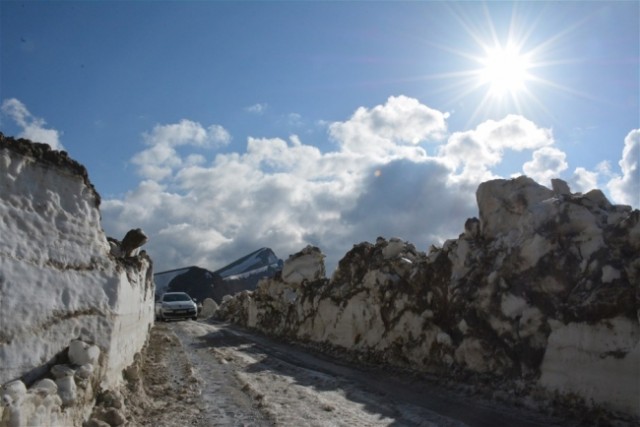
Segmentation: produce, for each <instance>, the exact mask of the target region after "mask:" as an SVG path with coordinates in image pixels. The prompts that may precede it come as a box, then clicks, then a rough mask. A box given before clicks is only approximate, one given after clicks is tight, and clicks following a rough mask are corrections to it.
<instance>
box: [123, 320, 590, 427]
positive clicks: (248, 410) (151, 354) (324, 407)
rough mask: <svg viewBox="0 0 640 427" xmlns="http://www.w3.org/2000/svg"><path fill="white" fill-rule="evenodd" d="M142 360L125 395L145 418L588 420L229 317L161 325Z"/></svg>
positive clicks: (330, 422) (132, 410)
mask: <svg viewBox="0 0 640 427" xmlns="http://www.w3.org/2000/svg"><path fill="white" fill-rule="evenodd" d="M141 360H142V363H141V366H140V376H139V382H138V383H137V384H138V385H137V386H134V385H132V384H129V386H128V387H127V388H126V389H127V390H133V391H129V392H127V391H125V395H124V396H123V397H122V401H123V402H124V403H125V405H126V412H127V414H128V415H129V416H128V419H130V420H132V422H134V424H136V425H144V426H166V427H170V426H176V425H202V426H229V425H251V426H271V425H277V426H322V427H330V426H331V427H332V426H345V427H346V426H349V427H350V426H429V427H432V426H452V427H453V426H457V427H462V426H486V427H489V426H491V427H494V426H498V425H505V426H506V425H508V426H522V427H533V426H554V425H555V426H559V425H563V426H571V425H578V421H577V420H571V419H569V418H566V417H565V418H560V417H557V416H550V415H543V414H540V413H537V412H533V411H530V410H527V409H524V408H521V407H520V408H518V407H514V406H509V405H507V404H503V403H498V402H496V401H495V400H491V399H486V398H483V397H482V396H480V395H477V394H474V393H471V392H469V391H468V390H467V391H465V390H463V389H458V390H457V391H456V390H453V389H451V388H444V387H442V386H441V385H437V384H435V383H434V382H432V381H429V380H428V379H426V378H425V377H416V376H413V375H411V374H410V373H407V372H401V371H389V370H383V369H379V368H375V367H371V366H367V365H354V364H351V363H348V362H346V361H343V360H338V359H332V358H330V357H328V356H324V355H321V354H319V353H316V352H310V351H308V350H304V349H302V348H300V347H296V346H293V345H289V344H286V343H283V342H278V341H274V340H272V339H270V338H267V337H265V336H262V335H257V334H255V333H252V332H248V331H246V330H241V329H238V328H236V327H232V326H229V325H226V324H208V323H203V322H193V321H184V322H172V323H169V324H156V325H155V326H154V328H153V330H152V332H151V340H150V343H149V347H148V348H147V350H146V351H145V352H144V354H143V357H142V358H141Z"/></svg>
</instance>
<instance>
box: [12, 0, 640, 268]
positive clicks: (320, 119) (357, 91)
mask: <svg viewBox="0 0 640 427" xmlns="http://www.w3.org/2000/svg"><path fill="white" fill-rule="evenodd" d="M639 16H640V6H639V3H638V2H518V3H511V2H488V3H480V2H450V3H446V2H442V3H441V2H212V1H194V2H189V1H186V2H169V1H163V2H155V1H123V2H107V1H89V2H74V1H64V2H38V1H36V2H34V1H25V2H14V1H3V2H2V3H0V21H1V22H0V24H1V25H0V36H1V37H0V43H1V45H0V60H1V62H0V67H1V69H0V102H1V103H2V112H1V113H0V129H1V130H2V132H3V133H5V134H6V135H11V136H25V137H29V138H31V139H34V140H39V141H42V142H47V143H50V144H51V145H52V146H54V147H55V148H61V149H64V150H66V151H68V153H69V154H70V155H71V157H73V158H75V159H76V160H78V161H80V162H81V163H83V164H84V165H85V166H86V167H87V169H88V171H89V175H90V178H91V180H92V182H93V183H94V185H95V186H96V188H97V190H98V191H99V192H100V194H101V195H102V197H103V199H104V202H103V204H102V206H101V210H102V216H103V225H104V228H105V231H106V232H107V233H108V234H109V235H113V236H114V237H122V236H123V235H124V233H125V232H126V231H127V230H128V229H130V228H134V227H142V228H143V229H144V230H145V231H146V232H147V233H148V234H149V235H150V237H151V240H150V242H149V243H148V251H149V252H150V253H151V255H152V256H153V257H154V259H155V260H156V270H157V271H162V270H166V269H171V268H178V267H182V266H185V265H191V264H198V265H200V266H202V267H206V268H210V269H215V268H218V267H221V266H222V265H224V264H225V263H227V262H230V261H232V260H234V259H236V258H238V257H240V256H242V255H244V254H246V253H248V252H250V251H253V250H255V249H257V248H258V247H261V246H269V247H271V248H273V249H274V250H275V251H276V254H277V255H279V256H280V257H284V258H286V257H287V256H288V255H289V254H291V253H294V252H296V251H298V250H300V249H302V248H303V247H304V246H305V245H307V244H313V245H317V246H319V247H320V248H321V249H322V250H323V251H324V252H325V253H326V254H327V266H328V269H329V270H332V269H333V268H334V267H335V265H336V264H337V260H339V259H340V258H341V257H342V256H343V255H344V254H345V253H346V251H348V250H349V249H350V248H351V246H352V245H353V244H354V243H358V242H360V241H365V240H366V241H374V240H375V238H376V237H377V236H384V237H387V238H389V237H393V236H397V237H401V238H403V239H405V240H409V241H412V242H413V243H415V244H416V246H418V248H419V249H420V250H427V248H428V246H429V245H430V244H432V243H436V244H437V243H442V241H443V240H444V239H447V238H453V237H456V236H457V235H458V234H459V233H460V231H461V230H462V227H463V224H464V220H465V219H466V218H467V217H470V216H476V215H477V208H476V206H475V189H476V188H477V185H478V184H479V183H480V182H482V181H484V180H487V179H491V178H496V177H505V178H506V177H511V176H514V175H519V174H527V175H529V176H532V177H533V178H534V179H536V180H538V181H539V182H540V183H542V184H544V185H547V186H548V185H549V179H550V178H553V177H560V178H562V179H565V180H566V181H568V182H569V184H570V185H571V188H572V190H573V191H583V192H584V191H588V190H590V189H592V188H600V189H602V190H603V191H604V192H605V194H607V196H608V197H609V198H610V199H611V200H612V201H614V202H616V203H623V204H631V205H633V206H634V207H636V208H638V207H640V201H639V197H640V196H639V194H640V189H639V185H640V184H639V183H638V181H639V180H640V179H639V177H638V162H639V160H638V156H639V154H638V153H639V152H640V148H639V141H640V131H638V128H640V118H639V117H640V105H639V104H640V101H639V99H640V88H639V80H640V77H639V76H640V66H639V59H638V57H639V55H640V54H639V52H640V42H639V39H640V29H639Z"/></svg>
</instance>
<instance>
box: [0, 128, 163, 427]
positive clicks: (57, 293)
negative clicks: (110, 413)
mask: <svg viewBox="0 0 640 427" xmlns="http://www.w3.org/2000/svg"><path fill="white" fill-rule="evenodd" d="M99 204H100V197H99V195H98V193H97V192H96V191H95V189H94V188H93V186H92V185H91V183H90V182H89V180H88V177H87V173H86V170H85V169H84V167H83V166H81V165H79V164H78V163H77V162H75V161H73V160H71V159H69V158H68V157H67V155H66V153H64V152H57V151H52V150H50V148H49V146H47V145H44V144H34V143H31V142H29V141H26V140H14V139H12V138H6V137H4V135H2V134H0V218H1V220H0V236H1V238H0V385H3V387H2V390H1V391H2V393H1V395H2V404H1V406H0V426H4V425H10V426H22V425H38V426H44V425H81V424H82V422H83V419H86V417H87V416H88V414H89V413H90V411H91V408H92V407H93V404H94V401H95V394H96V392H98V391H99V390H100V389H103V390H104V389H110V388H114V387H117V386H118V385H119V384H120V383H121V382H122V378H123V377H122V371H123V369H125V368H126V367H127V366H129V365H131V364H132V363H133V360H134V355H135V354H136V353H137V352H139V351H140V350H141V348H142V347H143V345H144V343H145V342H146V339H147V336H148V331H149V329H150V327H151V325H152V322H153V315H154V313H153V298H154V289H153V279H152V278H153V273H152V263H151V260H150V258H149V257H148V256H147V255H146V254H145V253H144V251H143V252H141V253H140V254H137V255H135V256H131V257H121V258H118V257H115V256H113V255H111V251H110V245H109V243H108V241H107V238H106V236H105V234H104V232H103V230H102V227H101V225H100V212H99Z"/></svg>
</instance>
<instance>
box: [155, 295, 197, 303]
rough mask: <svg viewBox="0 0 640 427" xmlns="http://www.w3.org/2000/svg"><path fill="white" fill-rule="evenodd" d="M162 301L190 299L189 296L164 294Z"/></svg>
mask: <svg viewBox="0 0 640 427" xmlns="http://www.w3.org/2000/svg"><path fill="white" fill-rule="evenodd" d="M162 300H163V301H167V302H170V301H191V298H189V295H187V294H166V295H165V296H164V297H162Z"/></svg>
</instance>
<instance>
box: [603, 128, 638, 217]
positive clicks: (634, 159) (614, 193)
mask: <svg viewBox="0 0 640 427" xmlns="http://www.w3.org/2000/svg"><path fill="white" fill-rule="evenodd" d="M638 163H640V129H634V130H632V131H631V132H629V134H628V135H627V136H626V138H625V139H624V149H623V150H622V159H620V162H618V164H619V165H620V170H621V171H622V175H615V176H614V177H613V178H611V180H610V181H609V182H608V184H607V188H608V189H609V191H610V192H611V197H612V198H613V200H614V201H615V202H617V203H624V204H627V205H631V206H633V207H636V208H638V207H640V167H639V166H638Z"/></svg>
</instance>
